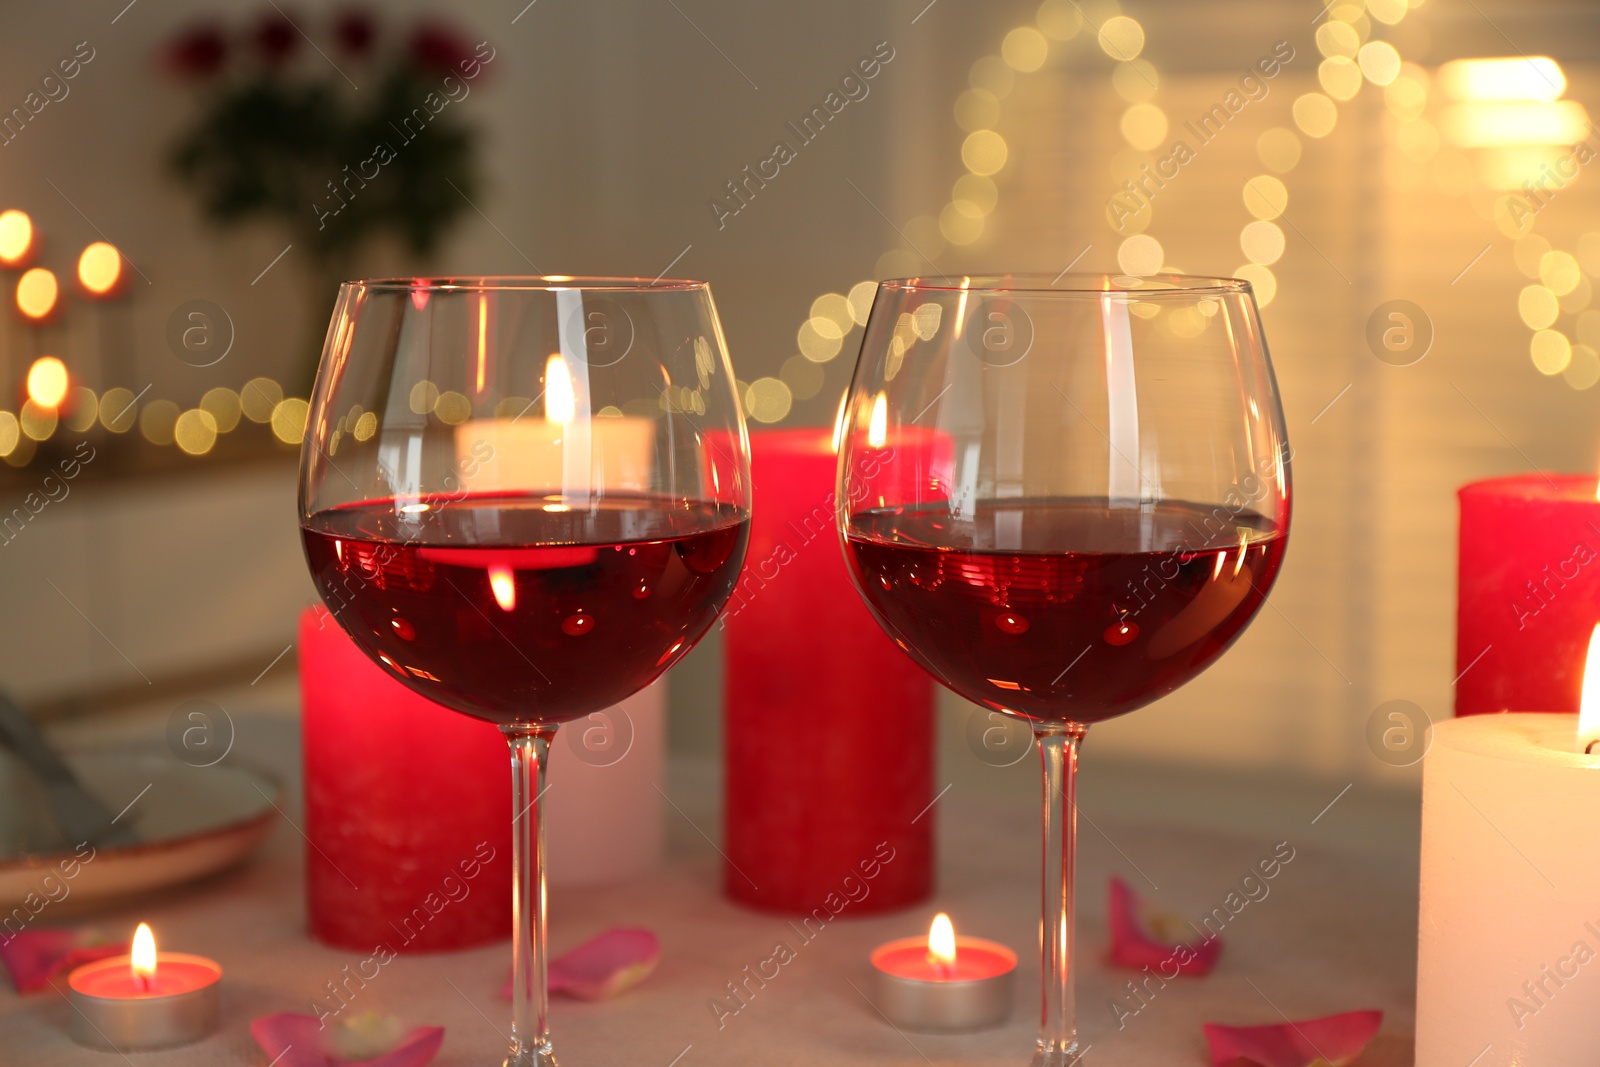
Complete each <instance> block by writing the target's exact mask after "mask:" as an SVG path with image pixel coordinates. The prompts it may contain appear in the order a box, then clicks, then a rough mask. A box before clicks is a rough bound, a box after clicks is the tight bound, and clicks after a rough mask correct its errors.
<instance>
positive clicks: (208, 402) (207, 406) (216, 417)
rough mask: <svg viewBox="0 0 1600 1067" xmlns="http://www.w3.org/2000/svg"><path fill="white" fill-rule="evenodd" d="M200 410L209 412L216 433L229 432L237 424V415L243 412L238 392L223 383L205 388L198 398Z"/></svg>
mask: <svg viewBox="0 0 1600 1067" xmlns="http://www.w3.org/2000/svg"><path fill="white" fill-rule="evenodd" d="M200 410H202V411H205V412H207V413H209V414H210V416H211V419H212V421H213V422H215V423H216V424H217V432H218V433H229V432H231V431H232V430H233V428H234V427H235V426H238V425H239V416H240V415H241V414H242V413H243V407H242V406H241V405H240V403H239V394H238V393H236V392H234V391H233V390H232V389H229V388H228V387H227V386H225V385H219V386H217V387H216V388H215V389H207V390H206V393H205V395H204V396H202V397H201V398H200Z"/></svg>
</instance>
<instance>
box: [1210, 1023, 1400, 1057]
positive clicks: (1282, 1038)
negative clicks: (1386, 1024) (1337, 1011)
mask: <svg viewBox="0 0 1600 1067" xmlns="http://www.w3.org/2000/svg"><path fill="white" fill-rule="evenodd" d="M1382 1022H1383V1012H1381V1011H1348V1012H1345V1013H1344V1014H1342V1015H1325V1016H1323V1017H1322V1018H1320V1019H1302V1020H1301V1021H1299V1022H1292V1023H1273V1024H1271V1025H1269V1026H1220V1025H1218V1024H1217V1023H1206V1024H1205V1031H1206V1044H1208V1045H1210V1046H1211V1065H1212V1067H1227V1065H1228V1064H1232V1063H1235V1062H1237V1061H1239V1060H1243V1061H1245V1062H1246V1063H1253V1064H1258V1065H1259V1067H1312V1065H1313V1064H1316V1065H1318V1067H1320V1065H1322V1064H1330V1065H1331V1067H1344V1065H1345V1064H1347V1063H1349V1062H1350V1061H1351V1060H1353V1059H1355V1058H1356V1057H1357V1056H1359V1055H1360V1054H1361V1050H1362V1049H1364V1048H1366V1047H1367V1042H1369V1041H1371V1040H1372V1037H1373V1035H1374V1034H1376V1033H1377V1032H1378V1026H1379V1024H1380V1023H1382Z"/></svg>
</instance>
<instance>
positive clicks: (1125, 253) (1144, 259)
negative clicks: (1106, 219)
mask: <svg viewBox="0 0 1600 1067" xmlns="http://www.w3.org/2000/svg"><path fill="white" fill-rule="evenodd" d="M1165 258H1166V252H1165V251H1163V250H1162V248H1161V242H1160V241H1157V240H1156V239H1155V238H1154V237H1151V236H1150V235H1149V234H1146V233H1141V234H1136V235H1135V236H1133V237H1130V238H1128V239H1127V240H1126V241H1123V242H1122V244H1121V245H1120V246H1118V248H1117V266H1119V267H1121V268H1122V273H1124V274H1132V275H1136V276H1143V275H1147V274H1155V273H1156V272H1158V271H1159V270H1161V264H1162V262H1163V261H1164V260H1165Z"/></svg>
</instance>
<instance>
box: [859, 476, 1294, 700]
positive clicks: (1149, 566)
mask: <svg viewBox="0 0 1600 1067" xmlns="http://www.w3.org/2000/svg"><path fill="white" fill-rule="evenodd" d="M969 522H970V526H971V528H975V529H977V530H980V531H987V532H988V535H987V536H986V537H984V538H983V539H982V540H983V541H984V542H985V543H984V544H980V545H975V546H972V547H965V548H949V547H941V546H942V545H943V544H944V543H946V542H948V541H949V540H950V539H951V537H950V527H951V526H952V523H951V522H950V511H949V507H948V505H935V506H933V507H921V508H918V507H890V508H878V509H871V510H868V511H865V512H857V513H856V514H855V515H854V516H853V517H852V518H851V520H850V526H849V529H850V533H849V536H848V538H847V540H846V544H847V546H848V552H847V555H848V557H849V559H850V563H851V566H852V567H853V568H854V569H855V572H856V581H857V585H858V587H859V588H860V589H861V591H862V595H863V596H864V597H865V599H866V601H867V604H868V606H869V607H871V608H872V610H873V612H874V613H875V614H876V615H877V617H878V620H879V622H880V623H881V624H882V625H883V626H884V627H885V628H886V629H887V630H888V631H889V633H890V634H891V635H892V636H894V637H895V638H896V639H898V640H899V642H900V644H901V647H902V648H904V649H905V650H906V651H907V652H908V653H910V654H911V656H912V657H913V658H915V659H916V660H917V661H918V662H919V663H921V664H922V665H923V667H924V668H926V669H927V670H928V671H930V672H931V673H933V674H934V675H935V676H936V677H939V678H942V679H943V680H944V682H945V684H946V685H948V686H949V687H950V688H951V689H954V690H955V691H956V692H957V693H960V694H961V695H962V696H965V697H966V698H967V699H969V700H972V701H974V702H976V703H979V704H982V705H984V706H986V707H989V708H992V709H994V710H996V711H1001V710H1004V711H1008V712H1011V713H1012V714H1015V715H1020V716H1024V717H1026V718H1029V719H1032V720H1036V721H1051V720H1056V721H1060V720H1064V719H1065V718H1066V715H1067V713H1069V712H1070V715H1071V718H1072V719H1073V721H1075V722H1081V723H1093V722H1100V721H1102V720H1104V719H1108V718H1111V717H1112V716H1115V715H1120V714H1123V713H1125V712H1127V711H1129V710H1131V709H1133V708H1137V707H1140V706H1142V705H1144V704H1148V703H1149V702H1150V701H1152V700H1155V699H1156V698H1158V697H1161V696H1164V695H1166V694H1167V693H1170V692H1172V691H1173V690H1174V689H1176V688H1178V687H1179V686H1181V685H1183V684H1184V683H1185V682H1187V681H1188V680H1189V679H1190V678H1193V677H1194V676H1195V675H1196V674H1198V673H1200V672H1201V671H1202V670H1204V669H1205V668H1206V667H1207V666H1209V665H1210V664H1211V663H1212V662H1213V661H1214V660H1215V659H1216V658H1217V657H1218V656H1219V655H1221V653H1222V652H1223V651H1224V650H1225V649H1226V648H1227V647H1228V646H1229V645H1231V644H1232V643H1233V640H1234V638H1236V637H1237V636H1238V635H1239V633H1240V631H1241V630H1242V629H1243V628H1244V626H1245V624H1246V623H1248V622H1249V621H1250V619H1251V618H1252V617H1253V616H1254V615H1255V613H1256V609H1257V608H1259V607H1260V606H1261V602H1262V600H1263V599H1264V598H1265V597H1266V594H1267V590H1269V589H1270V588H1271V587H1272V582H1273V579H1274V577H1275V576H1276V575H1277V571H1278V566H1279V564H1280V562H1281V561H1282V558H1283V549H1284V537H1283V535H1282V533H1281V532H1280V531H1278V530H1277V529H1275V528H1274V527H1273V525H1272V523H1271V522H1270V521H1269V520H1267V519H1265V518H1263V517H1262V516H1260V515H1258V514H1256V513H1254V512H1252V511H1239V512H1237V513H1233V512H1227V511H1221V512H1220V513H1219V509H1215V508H1202V507H1199V506H1197V505H1193V504H1185V503H1182V502H1178V501H1167V500H1163V501H1158V502H1155V503H1151V504H1147V505H1143V506H1140V505H1129V506H1126V507H1111V506H1108V505H1107V504H1106V502H1105V501H1103V500H1099V501H1090V500H1073V499H1051V500H1037V499H1033V500H1027V501H1021V500H1015V499H1012V500H1002V501H986V502H982V503H979V504H978V505H977V506H976V508H975V515H974V516H973V517H972V519H970V520H969ZM996 542H998V543H1000V544H1003V545H1004V547H994V544H995V543H996Z"/></svg>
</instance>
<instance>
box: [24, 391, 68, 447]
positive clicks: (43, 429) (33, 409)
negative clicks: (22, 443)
mask: <svg viewBox="0 0 1600 1067" xmlns="http://www.w3.org/2000/svg"><path fill="white" fill-rule="evenodd" d="M60 420H61V416H59V415H58V414H56V409H55V408H47V407H45V406H44V405H43V404H35V403H34V402H33V401H32V400H24V401H23V402H22V411H21V412H20V413H19V414H18V416H17V422H18V423H20V424H21V426H22V432H23V434H24V435H26V436H28V437H31V438H32V439H33V440H35V441H47V440H49V439H50V435H51V434H53V433H55V432H56V424H57V423H58V422H60Z"/></svg>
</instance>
